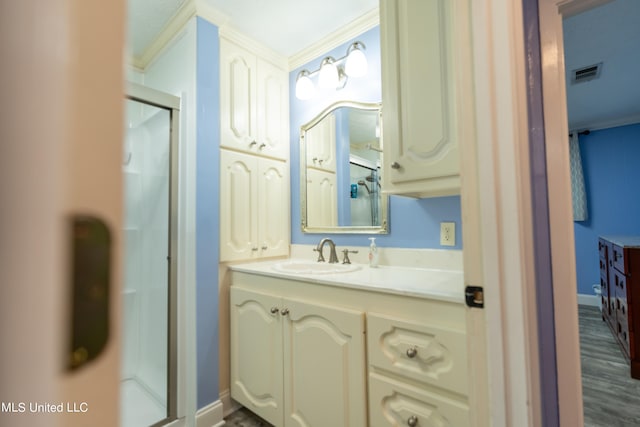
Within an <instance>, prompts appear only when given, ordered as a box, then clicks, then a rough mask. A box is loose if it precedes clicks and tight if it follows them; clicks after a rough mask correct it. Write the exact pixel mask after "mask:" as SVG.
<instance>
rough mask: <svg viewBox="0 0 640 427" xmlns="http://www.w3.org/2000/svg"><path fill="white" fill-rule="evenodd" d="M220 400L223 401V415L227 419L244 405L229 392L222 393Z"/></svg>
mask: <svg viewBox="0 0 640 427" xmlns="http://www.w3.org/2000/svg"><path fill="white" fill-rule="evenodd" d="M220 400H221V401H222V408H223V414H224V416H225V417H228V416H229V415H230V414H232V413H233V412H235V411H237V410H238V409H240V408H241V407H242V405H240V404H239V403H238V402H236V401H235V400H233V399H232V398H231V392H230V391H229V390H224V391H221V392H220Z"/></svg>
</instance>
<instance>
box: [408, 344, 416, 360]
mask: <svg viewBox="0 0 640 427" xmlns="http://www.w3.org/2000/svg"><path fill="white" fill-rule="evenodd" d="M417 355H418V349H417V348H415V347H411V348H408V349H407V357H409V358H410V359H413V358H414V357H416V356H417Z"/></svg>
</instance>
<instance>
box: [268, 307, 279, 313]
mask: <svg viewBox="0 0 640 427" xmlns="http://www.w3.org/2000/svg"><path fill="white" fill-rule="evenodd" d="M269 311H271V314H278V312H279V311H280V309H278V307H271V310H269Z"/></svg>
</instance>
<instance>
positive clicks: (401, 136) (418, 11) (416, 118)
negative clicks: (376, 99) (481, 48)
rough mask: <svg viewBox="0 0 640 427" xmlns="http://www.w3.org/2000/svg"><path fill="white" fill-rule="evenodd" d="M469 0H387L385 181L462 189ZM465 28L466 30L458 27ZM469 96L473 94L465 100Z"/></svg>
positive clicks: (387, 185) (402, 188)
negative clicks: (463, 81) (463, 91)
mask: <svg viewBox="0 0 640 427" xmlns="http://www.w3.org/2000/svg"><path fill="white" fill-rule="evenodd" d="M467 9H468V5H467V2H466V0H429V1H425V0H381V1H380V27H381V49H382V67H383V68H382V71H383V73H382V74H383V75H382V98H383V100H384V108H383V111H382V113H383V117H384V120H383V123H384V127H383V134H384V173H383V175H382V176H383V180H384V181H383V188H384V189H385V190H386V191H388V192H389V193H391V194H404V195H408V196H413V197H433V196H443V195H450V194H457V193H459V192H460V163H459V141H458V135H459V134H460V132H459V127H460V126H463V125H464V124H463V123H462V118H461V114H460V113H459V105H458V103H459V99H460V97H459V94H457V93H456V88H457V87H458V86H459V83H460V82H459V79H461V78H464V77H463V76H462V75H461V74H462V73H461V71H468V70H470V67H471V62H470V60H469V59H468V58H465V55H463V54H460V52H458V49H461V51H462V52H466V51H467V47H465V46H463V45H462V44H463V43H465V42H467V43H468V41H467V40H465V35H467V34H468V22H467V21H468V10H467ZM458 31H462V33H461V34H462V35H461V34H458V33H457V32H458ZM465 102H466V101H465Z"/></svg>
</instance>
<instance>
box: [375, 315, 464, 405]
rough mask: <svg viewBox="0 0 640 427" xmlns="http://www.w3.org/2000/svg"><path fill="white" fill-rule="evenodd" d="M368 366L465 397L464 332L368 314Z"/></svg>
mask: <svg viewBox="0 0 640 427" xmlns="http://www.w3.org/2000/svg"><path fill="white" fill-rule="evenodd" d="M367 331H368V334H369V340H368V341H367V345H368V355H369V364H370V365H372V366H375V367H377V368H381V369H385V370H388V371H391V372H394V373H396V374H399V375H402V376H404V377H406V378H412V379H415V380H418V381H423V382H425V383H429V384H433V385H435V386H437V387H441V388H445V389H449V390H452V391H455V392H457V393H460V394H467V393H468V387H467V359H466V355H467V341H466V336H465V334H464V332H460V331H455V330H450V329H443V328H435V327H430V326H425V325H424V324H419V323H417V322H409V321H406V320H403V319H399V318H396V317H392V316H388V315H381V314H374V313H368V314H367Z"/></svg>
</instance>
